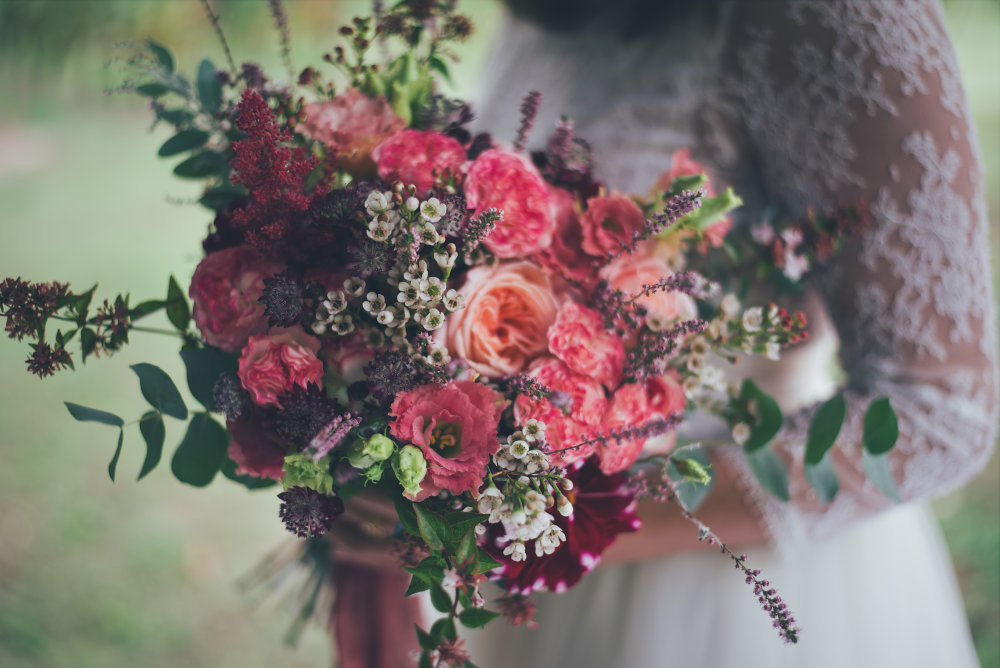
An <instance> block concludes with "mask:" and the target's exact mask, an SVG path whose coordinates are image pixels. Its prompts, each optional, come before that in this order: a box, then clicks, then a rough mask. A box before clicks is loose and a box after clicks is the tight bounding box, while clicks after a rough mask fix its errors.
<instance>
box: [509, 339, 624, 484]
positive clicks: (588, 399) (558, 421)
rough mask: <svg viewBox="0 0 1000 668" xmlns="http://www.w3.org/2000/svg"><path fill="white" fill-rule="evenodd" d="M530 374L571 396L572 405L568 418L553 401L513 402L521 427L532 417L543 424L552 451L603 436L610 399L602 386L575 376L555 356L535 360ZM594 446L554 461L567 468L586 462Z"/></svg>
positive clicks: (562, 454) (522, 399) (558, 455)
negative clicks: (602, 425) (604, 419)
mask: <svg viewBox="0 0 1000 668" xmlns="http://www.w3.org/2000/svg"><path fill="white" fill-rule="evenodd" d="M528 374H529V375H530V376H533V377H534V378H537V379H538V381H539V382H540V383H542V384H543V385H545V386H546V387H548V388H550V389H552V390H554V391H557V392H564V393H566V394H567V395H569V398H570V401H571V406H570V410H569V414H568V415H567V414H566V413H564V412H563V410H562V408H561V407H559V406H556V405H555V404H553V403H552V401H550V399H540V400H538V399H530V398H528V397H526V396H524V395H520V396H518V398H517V400H516V401H515V402H514V419H515V421H516V422H517V423H518V424H524V423H525V422H527V421H528V420H530V419H532V418H534V419H537V420H540V421H542V422H544V423H545V425H546V430H545V434H546V438H547V439H548V441H549V446H550V448H549V449H550V450H553V451H556V450H562V449H563V448H569V447H572V446H575V445H577V444H579V443H582V442H583V441H587V440H590V439H592V438H594V437H595V436H599V435H600V434H601V422H602V420H603V418H604V412H605V410H606V408H607V399H605V398H604V388H603V387H601V384H600V383H598V382H597V381H595V380H592V379H591V378H587V377H586V376H581V375H580V374H578V373H574V372H573V371H572V370H571V369H570V368H569V367H568V366H566V364H565V363H564V362H563V361H562V360H560V359H558V358H555V357H544V358H542V359H539V360H536V361H535V363H534V364H532V365H531V367H530V368H529V369H528ZM595 447H596V446H595V445H593V444H591V445H586V446H583V447H580V448H575V449H573V450H566V451H564V452H558V453H556V454H554V455H553V456H552V461H553V463H554V464H556V465H557V466H565V465H567V464H570V463H572V462H575V461H578V460H581V459H586V458H587V457H588V456H589V455H590V454H591V453H592V452H593V451H594V448H595Z"/></svg>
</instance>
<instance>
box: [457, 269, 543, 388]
mask: <svg viewBox="0 0 1000 668" xmlns="http://www.w3.org/2000/svg"><path fill="white" fill-rule="evenodd" d="M462 293H463V294H464V295H465V308H464V309H461V310H459V311H456V312H455V313H453V314H451V315H449V316H448V319H447V320H446V321H445V327H446V328H447V329H446V332H445V339H446V341H447V344H448V347H449V348H450V349H451V351H452V352H453V353H454V354H455V355H457V356H458V357H461V358H462V359H465V360H466V361H468V362H469V364H470V366H471V367H472V368H473V369H475V370H476V371H478V372H479V373H481V374H482V375H484V376H487V377H489V378H499V377H500V376H506V375H510V374H513V373H518V372H519V371H522V370H523V369H524V368H525V367H526V366H527V365H528V364H529V363H530V362H531V361H532V360H533V359H535V358H536V357H538V356H539V355H543V354H545V352H546V351H547V350H548V340H547V338H546V333H547V332H548V329H549V326H551V325H552V323H553V322H554V321H555V319H556V312H557V310H558V308H559V307H558V303H557V300H556V296H555V295H554V294H553V290H552V285H551V283H550V282H549V278H548V275H547V274H546V273H545V271H543V270H542V269H541V268H540V267H538V266H537V265H535V264H532V263H531V262H508V263H501V264H498V265H496V266H494V267H477V268H475V269H473V270H472V271H470V272H469V273H468V274H466V278H465V284H464V285H463V286H462Z"/></svg>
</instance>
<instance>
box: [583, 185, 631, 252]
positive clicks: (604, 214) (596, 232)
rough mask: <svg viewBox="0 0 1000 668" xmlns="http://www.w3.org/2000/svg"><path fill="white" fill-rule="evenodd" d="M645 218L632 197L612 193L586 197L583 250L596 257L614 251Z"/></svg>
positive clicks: (627, 240)
mask: <svg viewBox="0 0 1000 668" xmlns="http://www.w3.org/2000/svg"><path fill="white" fill-rule="evenodd" d="M645 223H646V217H645V216H644V215H642V209H640V208H639V207H638V206H637V205H636V203H635V202H634V201H632V198H631V197H627V196H625V195H620V194H617V193H612V194H611V195H604V196H600V197H591V198H590V199H589V200H587V210H586V211H585V212H584V214H583V219H582V220H581V224H582V226H583V244H582V247H583V250H584V251H586V252H587V253H589V254H590V255H594V256H597V257H603V256H606V255H608V254H609V253H615V252H617V251H618V250H619V249H620V248H621V245H622V244H623V243H626V244H627V243H631V242H632V239H633V237H634V235H635V234H636V233H637V232H641V231H642V229H643V227H645Z"/></svg>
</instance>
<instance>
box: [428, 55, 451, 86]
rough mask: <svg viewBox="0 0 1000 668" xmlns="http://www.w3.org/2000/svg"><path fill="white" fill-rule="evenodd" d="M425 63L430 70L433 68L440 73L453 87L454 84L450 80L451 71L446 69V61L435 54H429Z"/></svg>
mask: <svg viewBox="0 0 1000 668" xmlns="http://www.w3.org/2000/svg"><path fill="white" fill-rule="evenodd" d="M427 64H428V65H429V66H430V68H431V69H432V70H435V71H436V72H437V73H438V74H440V75H441V76H442V78H444V80H445V81H446V82H447V83H448V85H449V86H452V87H454V85H455V84H454V82H452V80H451V72H449V71H448V63H446V62H444V61H443V60H441V59H440V58H438V57H437V56H431V57H430V58H428V59H427Z"/></svg>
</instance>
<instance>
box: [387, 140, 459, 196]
mask: <svg viewBox="0 0 1000 668" xmlns="http://www.w3.org/2000/svg"><path fill="white" fill-rule="evenodd" d="M372 157H374V158H375V162H377V163H378V175H379V176H381V177H382V178H383V179H385V180H386V181H389V182H392V181H402V182H403V185H414V186H416V187H417V190H418V191H420V192H423V191H425V190H427V189H428V188H431V187H432V186H433V185H434V179H435V178H436V177H438V176H443V175H444V174H445V172H451V173H452V174H458V172H459V171H460V170H461V168H462V165H463V164H465V149H464V148H462V145H461V144H459V143H458V142H457V141H455V140H454V139H452V138H451V137H449V136H447V135H443V134H441V133H440V132H433V131H431V130H400V131H399V132H397V133H395V134H394V135H392V136H391V137H389V138H388V139H386V140H385V141H383V142H382V143H381V144H379V145H378V146H377V147H376V148H375V152H374V153H372Z"/></svg>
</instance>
